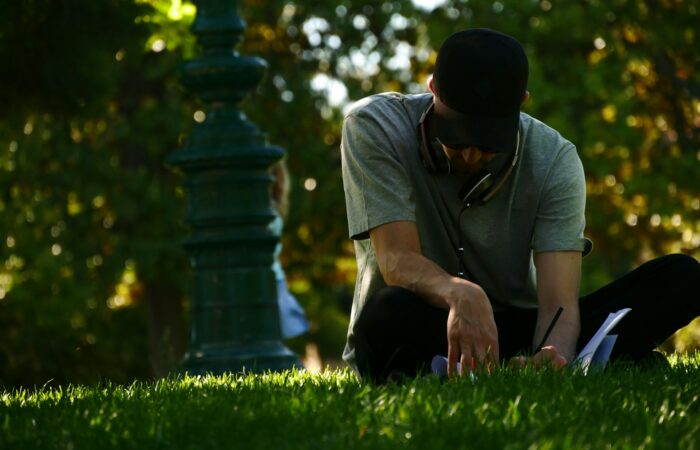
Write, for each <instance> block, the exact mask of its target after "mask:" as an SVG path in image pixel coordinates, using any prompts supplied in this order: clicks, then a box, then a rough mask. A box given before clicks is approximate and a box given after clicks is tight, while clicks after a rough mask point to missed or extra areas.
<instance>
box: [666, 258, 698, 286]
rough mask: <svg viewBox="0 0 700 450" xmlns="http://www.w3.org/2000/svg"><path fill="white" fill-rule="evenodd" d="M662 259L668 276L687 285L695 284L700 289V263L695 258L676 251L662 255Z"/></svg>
mask: <svg viewBox="0 0 700 450" xmlns="http://www.w3.org/2000/svg"><path fill="white" fill-rule="evenodd" d="M660 259H661V260H662V261H663V263H664V267H665V269H666V276H667V277H669V278H671V279H673V280H678V281H680V282H682V283H683V284H684V285H686V286H695V287H696V289H700V263H699V262H698V261H697V260H696V259H695V258H693V257H692V256H689V255H684V254H681V253H674V254H671V255H666V256H662V257H661V258H660ZM689 293H691V292H689ZM695 293H696V294H698V293H700V292H697V291H696V292H695Z"/></svg>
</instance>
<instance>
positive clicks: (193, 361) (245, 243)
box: [169, 0, 301, 374]
mask: <svg viewBox="0 0 700 450" xmlns="http://www.w3.org/2000/svg"><path fill="white" fill-rule="evenodd" d="M195 3H196V5H197V16H196V18H195V22H194V25H193V32H194V34H195V35H196V36H197V41H198V43H199V44H200V45H201V48H202V56H201V57H200V58H197V59H194V60H192V61H189V62H187V63H186V64H185V66H184V73H183V76H182V81H183V84H184V85H185V86H186V87H187V88H188V89H189V90H190V91H192V92H194V93H195V94H196V95H197V96H198V97H199V98H200V99H202V101H203V102H204V104H205V106H206V107H205V110H204V112H205V114H206V118H205V120H204V121H203V122H202V123H200V124H198V125H197V126H196V127H195V129H194V131H193V132H192V136H191V137H190V140H189V142H188V144H187V145H186V146H185V147H184V148H183V149H181V150H179V151H177V152H176V153H174V154H173V155H172V156H171V157H170V158H169V162H170V163H171V164H172V165H174V166H176V167H178V168H180V169H181V170H182V171H183V172H184V173H185V184H186V188H187V191H188V197H189V200H188V202H189V208H188V218H187V219H188V224H189V226H190V228H191V237H190V238H189V239H188V240H187V241H186V243H185V247H186V249H187V251H188V253H189V255H190V258H191V264H192V272H193V277H194V279H193V293H192V310H191V317H192V325H191V341H190V350H189V352H188V353H187V354H186V355H185V361H184V368H183V369H184V370H185V371H187V372H189V373H191V374H201V373H208V372H210V373H223V372H241V371H244V370H245V371H253V372H260V371H264V370H268V369H269V370H283V369H287V368H290V367H293V366H301V364H300V362H299V359H298V358H297V356H296V355H295V354H294V353H292V352H291V351H289V350H288V349H287V348H286V347H285V346H284V345H283V344H282V342H281V331H280V323H279V315H278V307H277V290H276V281H275V276H274V273H273V271H272V263H273V253H274V249H275V246H276V244H277V242H278V241H279V236H278V235H277V234H276V233H275V232H274V231H273V229H272V227H271V224H272V222H273V220H274V218H275V214H276V213H275V211H274V209H273V208H272V203H271V200H270V186H271V182H272V177H271V176H270V173H269V168H270V165H271V164H272V163H274V162H275V161H276V160H278V159H279V158H280V157H282V155H283V153H284V151H283V150H282V149H281V148H279V147H275V146H270V145H268V144H267V142H266V138H265V136H264V135H263V134H262V133H261V132H260V131H259V130H258V128H257V127H256V126H255V125H254V124H253V123H251V122H250V121H248V120H247V119H246V117H245V115H244V114H243V113H242V112H241V110H240V108H239V103H240V102H241V101H242V100H243V99H244V97H245V96H246V95H247V94H248V93H249V92H250V91H252V90H254V89H255V87H256V86H257V84H258V83H259V82H260V80H261V79H262V77H263V74H264V71H265V68H266V63H265V61H263V60H261V59H259V58H254V57H245V56H241V55H239V54H238V52H236V51H235V47H236V45H237V44H238V43H239V42H240V40H241V38H242V34H243V31H244V29H245V23H244V22H243V20H242V19H241V18H240V16H239V15H238V2H237V1H232V0H199V1H195Z"/></svg>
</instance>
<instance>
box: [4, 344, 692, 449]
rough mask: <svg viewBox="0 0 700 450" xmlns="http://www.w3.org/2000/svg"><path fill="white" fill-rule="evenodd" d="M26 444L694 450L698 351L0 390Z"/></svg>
mask: <svg viewBox="0 0 700 450" xmlns="http://www.w3.org/2000/svg"><path fill="white" fill-rule="evenodd" d="M31 448H42V449H54V448H55V449H97V450H105V449H112V448H113V449H132V448H133V449H223V448H235V449H266V450H273V449H274V450H277V449H285V448H298V449H333V448H367V449H376V448H379V449H382V448H387V449H389V448H391V449H396V448H400V449H409V448H415V449H453V448H477V449H484V448H513V449H519V448H543V449H547V448H552V449H559V448H591V449H598V448H682V449H689V448H700V354H698V355H696V356H694V357H690V358H685V359H682V360H680V361H674V366H673V367H672V368H671V369H660V368H652V369H646V370H640V369H633V368H629V367H624V366H611V367H609V368H608V369H607V370H606V371H605V372H602V373H601V372H598V373H592V374H589V375H588V376H583V375H582V374H580V373H576V372H574V373H572V372H563V373H562V372H554V371H544V372H540V373H533V372H529V371H526V372H520V373H512V372H509V371H508V370H505V369H504V370H500V371H498V372H497V373H495V374H493V375H491V376H484V375H482V376H480V377H479V378H478V379H477V380H476V382H475V383H474V384H472V383H471V382H470V381H469V380H467V379H459V380H449V381H445V380H438V379H435V378H433V377H424V378H419V379H415V380H405V381H404V382H403V383H401V384H395V383H391V384H389V385H386V386H373V385H368V384H364V383H360V382H358V380H357V379H356V378H355V376H354V375H352V374H351V373H349V372H347V371H338V372H326V373H323V374H319V375H312V374H307V373H303V372H284V373H279V374H263V375H227V376H220V377H187V378H180V379H169V380H161V381H158V382H153V383H141V382H137V383H134V384H132V385H130V386H118V385H112V384H109V383H104V384H102V385H99V386H90V387H88V386H69V387H65V388H50V387H47V388H41V389H36V390H15V391H2V393H1V394H0V449H8V450H9V449H31Z"/></svg>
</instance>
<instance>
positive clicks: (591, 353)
mask: <svg viewBox="0 0 700 450" xmlns="http://www.w3.org/2000/svg"><path fill="white" fill-rule="evenodd" d="M630 311H632V308H625V309H621V310H619V311H616V312H614V313H610V314H608V317H607V318H606V319H605V322H603V325H601V326H600V328H598V331H597V332H596V334H594V335H593V337H592V338H591V339H590V340H589V341H588V344H586V346H585V347H583V350H581V351H580V352H579V354H578V356H577V357H576V359H575V360H574V362H573V364H574V365H575V366H579V367H580V368H581V369H582V370H583V373H584V374H586V373H588V368H589V367H590V366H591V365H597V366H605V364H607V362H608V359H609V358H610V352H612V347H613V345H615V341H616V340H617V336H616V335H615V336H614V337H613V336H608V333H610V331H611V330H612V329H613V328H614V327H615V325H617V324H618V322H620V320H622V318H623V317H625V316H626V315H627V313H628V312H630ZM606 337H610V339H607V340H606ZM603 341H605V343H604V344H603Z"/></svg>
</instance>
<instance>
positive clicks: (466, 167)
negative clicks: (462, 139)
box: [440, 142, 496, 173]
mask: <svg viewBox="0 0 700 450" xmlns="http://www.w3.org/2000/svg"><path fill="white" fill-rule="evenodd" d="M440 145H441V146H442V151H443V152H445V156H447V158H448V159H449V160H450V163H451V164H452V167H453V168H454V171H455V172H461V173H474V172H476V171H477V170H479V169H481V168H482V167H483V166H484V165H485V164H486V163H488V162H489V161H491V160H492V159H493V158H494V157H495V156H496V154H495V153H494V152H489V151H486V150H484V149H480V148H479V147H477V146H474V145H471V146H468V147H463V148H452V147H448V146H447V145H445V144H443V143H442V142H440Z"/></svg>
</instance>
